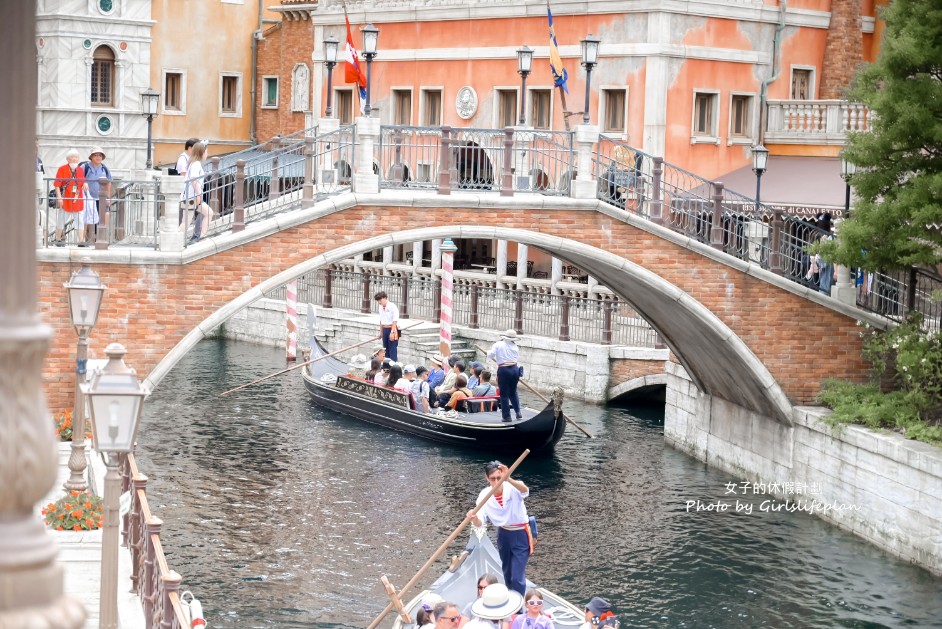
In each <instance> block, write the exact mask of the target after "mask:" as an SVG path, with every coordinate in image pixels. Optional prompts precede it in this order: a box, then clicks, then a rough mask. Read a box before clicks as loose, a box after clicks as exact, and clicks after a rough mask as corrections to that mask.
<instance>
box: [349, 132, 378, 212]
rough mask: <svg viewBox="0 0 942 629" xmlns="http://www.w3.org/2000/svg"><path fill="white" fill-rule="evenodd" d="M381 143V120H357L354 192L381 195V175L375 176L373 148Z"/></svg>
mask: <svg viewBox="0 0 942 629" xmlns="http://www.w3.org/2000/svg"><path fill="white" fill-rule="evenodd" d="M378 141H379V118H367V117H366V116H360V117H359V118H357V147H356V171H355V173H354V175H353V191H354V192H359V193H365V194H378V193H379V175H374V174H373V147H374V146H376V143H377V142H378Z"/></svg>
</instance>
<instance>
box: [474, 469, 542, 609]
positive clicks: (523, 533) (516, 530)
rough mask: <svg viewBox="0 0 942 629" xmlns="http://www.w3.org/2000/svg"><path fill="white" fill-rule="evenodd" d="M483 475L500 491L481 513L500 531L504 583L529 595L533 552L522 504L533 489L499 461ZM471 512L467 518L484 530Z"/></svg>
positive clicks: (524, 507)
mask: <svg viewBox="0 0 942 629" xmlns="http://www.w3.org/2000/svg"><path fill="white" fill-rule="evenodd" d="M484 474H485V476H486V477H487V482H488V483H490V485H491V486H496V487H497V489H496V490H495V491H494V495H493V496H491V497H490V498H489V499H488V501H487V502H486V503H484V506H483V507H481V510H480V511H479V512H478V513H483V514H484V519H486V520H489V521H490V522H491V523H492V524H493V525H494V526H496V527H497V552H498V554H499V555H500V561H501V569H502V570H503V572H504V583H506V584H507V587H509V588H510V589H511V590H514V591H515V592H519V593H520V596H523V595H524V594H525V593H526V591H527V577H526V569H527V562H528V561H529V560H530V553H531V552H532V551H533V538H532V537H531V535H530V525H529V521H530V518H529V516H528V515H527V507H526V505H525V504H524V503H523V499H524V498H526V497H527V496H529V495H530V488H529V487H527V486H526V485H525V484H524V483H522V482H520V481H519V480H517V479H515V478H511V477H510V476H507V466H506V465H504V464H503V463H501V462H500V461H491V462H489V463H486V464H485V465H484ZM489 491H490V487H488V488H485V489H482V490H481V493H480V494H478V499H477V502H478V503H480V502H481V500H482V499H483V498H484V496H485V495H487V493H488V492H489ZM472 512H473V509H472V511H469V512H468V517H469V518H471V521H472V523H473V524H474V525H475V526H481V524H482V520H481V518H479V517H478V514H474V513H472Z"/></svg>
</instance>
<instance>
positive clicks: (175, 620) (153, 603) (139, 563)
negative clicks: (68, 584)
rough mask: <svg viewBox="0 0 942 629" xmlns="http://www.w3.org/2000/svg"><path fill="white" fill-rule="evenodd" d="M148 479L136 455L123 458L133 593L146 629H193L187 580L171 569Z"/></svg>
mask: <svg viewBox="0 0 942 629" xmlns="http://www.w3.org/2000/svg"><path fill="white" fill-rule="evenodd" d="M146 489H147V477H146V476H144V475H143V474H141V473H140V470H138V468H137V460H136V459H135V458H134V454H133V453H131V454H127V455H122V456H121V491H122V493H124V492H128V493H129V495H130V496H131V508H130V510H129V511H128V512H127V513H125V514H124V515H123V516H122V519H123V522H122V527H121V528H122V531H123V539H122V543H123V544H124V545H125V546H127V548H128V550H129V551H130V553H131V591H132V592H134V593H135V594H137V596H138V598H140V599H141V604H142V605H143V607H144V627H145V629H189V627H190V621H189V619H188V618H187V614H186V613H185V612H184V605H183V602H182V601H181V599H180V583H181V582H182V581H183V578H182V577H181V576H180V575H179V574H177V573H176V572H174V571H173V570H171V569H170V567H169V565H168V564H167V558H166V557H165V556H164V550H163V544H162V542H161V540H160V528H161V526H162V525H163V522H162V521H161V520H160V519H159V518H158V517H156V516H155V515H154V514H153V512H152V511H151V509H150V504H149V503H148V501H147V491H146Z"/></svg>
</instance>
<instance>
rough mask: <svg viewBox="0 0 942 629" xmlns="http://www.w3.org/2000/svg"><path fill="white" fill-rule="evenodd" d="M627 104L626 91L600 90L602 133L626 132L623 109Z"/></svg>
mask: <svg viewBox="0 0 942 629" xmlns="http://www.w3.org/2000/svg"><path fill="white" fill-rule="evenodd" d="M627 102H628V91H627V90H624V89H603V90H602V107H603V109H602V131H604V132H609V133H612V132H614V133H624V132H625V131H626V128H625V108H626V106H627Z"/></svg>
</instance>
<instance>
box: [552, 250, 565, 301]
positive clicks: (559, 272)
mask: <svg viewBox="0 0 942 629" xmlns="http://www.w3.org/2000/svg"><path fill="white" fill-rule="evenodd" d="M562 279H563V261H562V260H560V259H559V258H553V260H552V267H551V268H550V292H551V293H553V294H554V295H559V294H560V293H562V291H561V290H559V289H558V288H557V287H556V285H557V284H559V281H560V280H562Z"/></svg>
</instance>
